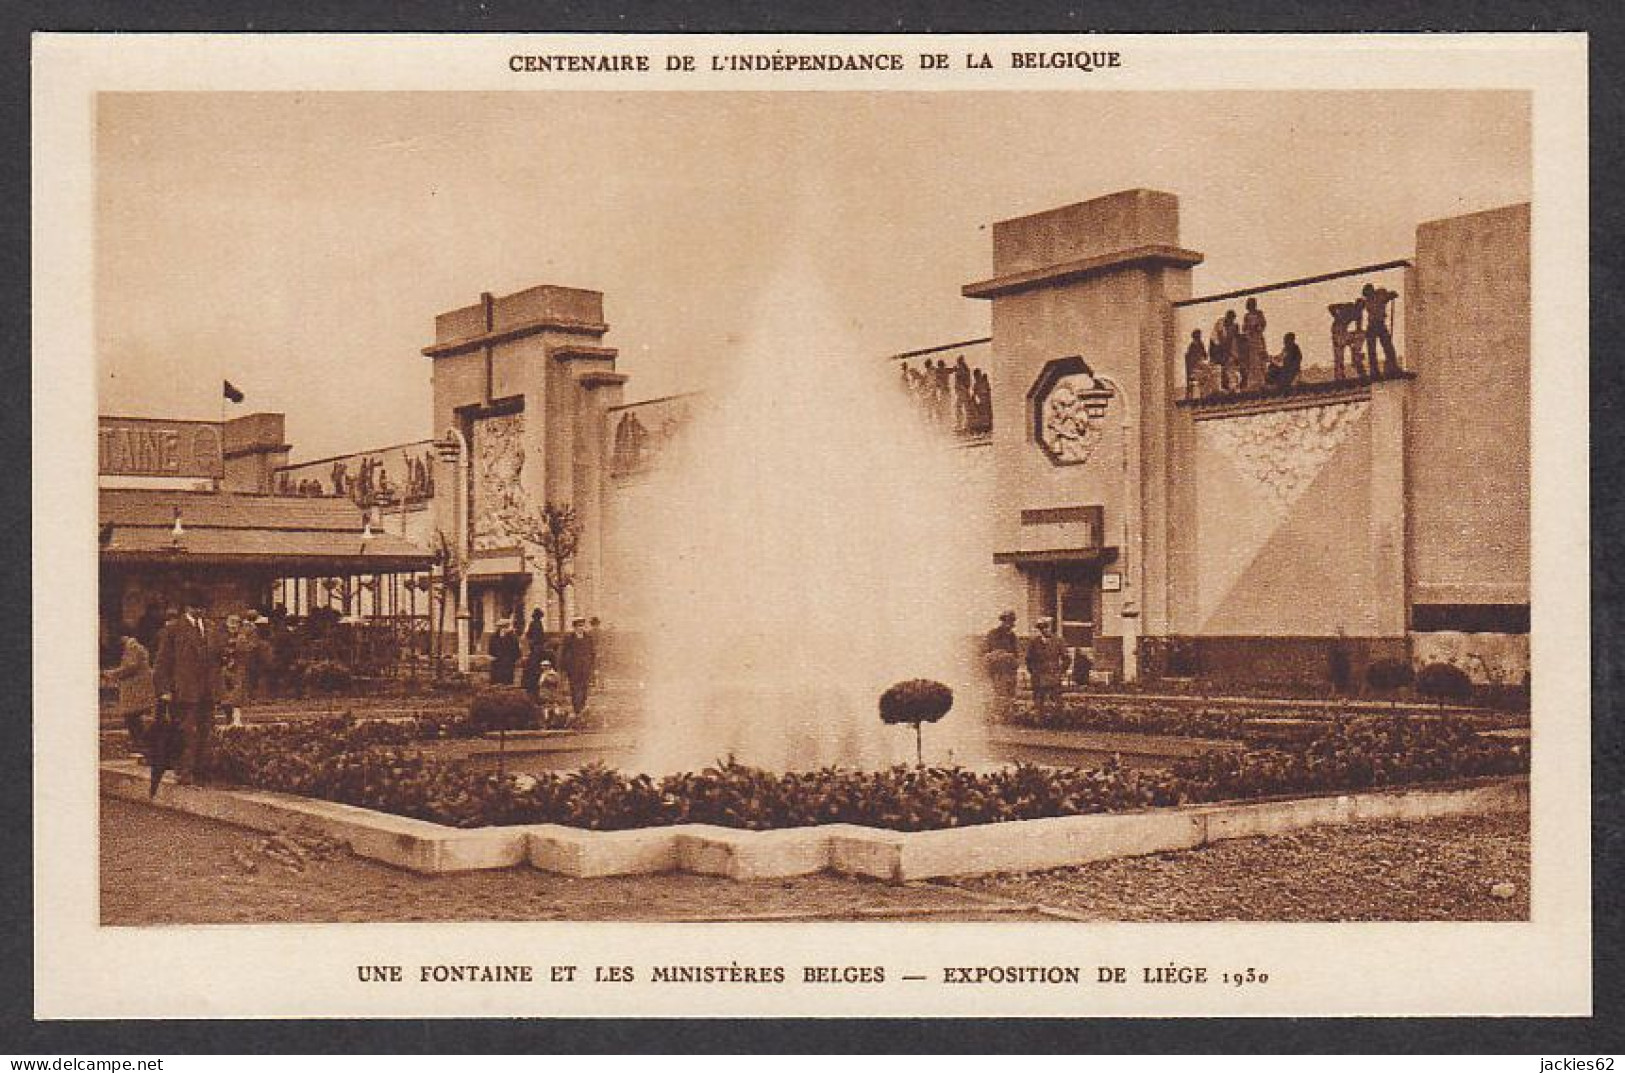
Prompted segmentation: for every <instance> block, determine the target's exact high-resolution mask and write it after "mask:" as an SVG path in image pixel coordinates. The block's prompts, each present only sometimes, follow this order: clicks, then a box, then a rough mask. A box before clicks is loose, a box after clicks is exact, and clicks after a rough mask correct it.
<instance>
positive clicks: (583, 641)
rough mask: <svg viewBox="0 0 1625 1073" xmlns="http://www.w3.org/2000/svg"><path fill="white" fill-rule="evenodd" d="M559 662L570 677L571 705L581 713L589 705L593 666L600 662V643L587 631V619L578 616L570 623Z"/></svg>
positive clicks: (577, 712)
mask: <svg viewBox="0 0 1625 1073" xmlns="http://www.w3.org/2000/svg"><path fill="white" fill-rule="evenodd" d="M559 662H560V663H562V664H563V665H564V674H565V677H567V678H569V679H570V707H571V708H572V709H573V710H574V711H575V713H576V714H577V715H580V714H581V710H582V709H583V708H585V707H586V706H587V687H588V686H589V685H590V684H591V683H592V672H593V666H594V665H595V664H596V663H597V662H598V643H597V641H596V640H595V639H594V638H593V635H592V634H590V633H588V632H587V620H586V619H584V618H578V619H576V620H575V621H573V622H571V623H570V632H569V633H568V634H567V635H565V638H564V645H563V649H562V651H561V652H560V654H559Z"/></svg>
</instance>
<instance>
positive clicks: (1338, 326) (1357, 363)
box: [1326, 301, 1365, 380]
mask: <svg viewBox="0 0 1625 1073" xmlns="http://www.w3.org/2000/svg"><path fill="white" fill-rule="evenodd" d="M1362 309H1363V306H1362V305H1361V303H1360V302H1358V301H1353V302H1333V303H1332V304H1331V305H1329V306H1327V307H1326V312H1328V313H1330V314H1331V315H1332V376H1333V377H1335V378H1336V379H1338V380H1342V379H1345V374H1346V369H1345V366H1344V364H1343V352H1344V351H1345V350H1346V351H1348V356H1349V357H1350V358H1351V359H1352V360H1353V362H1354V372H1355V375H1357V376H1358V377H1359V378H1360V379H1361V380H1364V379H1365V359H1364V358H1363V357H1361V356H1360V354H1361V348H1362V346H1363V344H1364V342H1365V339H1364V336H1363V334H1362V333H1361V331H1360V313H1361V311H1362Z"/></svg>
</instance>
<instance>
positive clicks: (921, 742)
mask: <svg viewBox="0 0 1625 1073" xmlns="http://www.w3.org/2000/svg"><path fill="white" fill-rule="evenodd" d="M953 706H954V691H953V690H951V689H949V688H948V687H947V686H945V685H943V684H942V683H941V682H934V681H932V680H931V679H929V678H911V679H909V680H908V681H906V682H898V683H897V684H896V685H894V686H892V687H891V688H890V689H888V690H886V692H884V693H882V694H881V695H880V721H881V722H882V723H885V724H886V725H888V726H896V725H897V724H899V723H912V724H914V759H915V761H916V763H918V764H919V765H920V766H921V767H924V766H925V739H924V736H923V732H922V729H921V728H922V727H923V726H924V725H925V724H926V723H935V722H936V721H937V720H939V719H941V718H942V717H943V716H945V715H947V714H948V709H950V708H952V707H953Z"/></svg>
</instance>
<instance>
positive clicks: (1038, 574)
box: [1029, 562, 1118, 684]
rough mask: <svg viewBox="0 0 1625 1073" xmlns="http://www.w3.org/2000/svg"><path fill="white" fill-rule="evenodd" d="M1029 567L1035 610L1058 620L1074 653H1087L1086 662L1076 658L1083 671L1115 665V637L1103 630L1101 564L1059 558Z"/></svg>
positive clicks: (1061, 635) (1108, 667) (1061, 636)
mask: <svg viewBox="0 0 1625 1073" xmlns="http://www.w3.org/2000/svg"><path fill="white" fill-rule="evenodd" d="M1030 569H1032V577H1033V584H1034V587H1033V595H1034V597H1035V604H1036V608H1035V613H1036V614H1037V615H1043V616H1046V617H1048V618H1052V619H1054V620H1055V625H1056V631H1057V633H1058V634H1059V636H1060V638H1061V642H1062V643H1063V644H1065V645H1066V647H1067V650H1068V651H1069V653H1071V655H1072V656H1073V657H1076V656H1077V654H1078V653H1080V652H1081V653H1083V654H1084V655H1086V656H1087V657H1088V662H1087V663H1086V664H1078V663H1077V661H1076V659H1075V658H1074V660H1073V663H1074V666H1075V667H1077V668H1078V670H1079V671H1080V672H1081V671H1083V670H1084V669H1085V668H1087V669H1093V670H1109V669H1112V668H1113V667H1114V666H1115V664H1116V659H1117V657H1118V651H1117V650H1116V648H1115V647H1114V644H1113V642H1115V640H1116V639H1115V638H1108V637H1103V636H1101V632H1100V630H1101V595H1100V593H1101V564H1100V563H1099V562H1059V563H1045V564H1043V565H1042V566H1039V567H1036V568H1030ZM1029 606H1032V605H1029ZM1080 684H1083V683H1081V682H1080Z"/></svg>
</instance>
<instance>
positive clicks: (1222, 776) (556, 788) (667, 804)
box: [217, 718, 1528, 831]
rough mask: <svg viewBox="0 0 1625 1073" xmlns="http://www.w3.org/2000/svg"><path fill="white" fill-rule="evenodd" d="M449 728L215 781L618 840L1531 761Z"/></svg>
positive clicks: (1449, 771) (1327, 783) (1401, 744)
mask: <svg viewBox="0 0 1625 1073" xmlns="http://www.w3.org/2000/svg"><path fill="white" fill-rule="evenodd" d="M455 729H456V728H455V727H450V728H448V727H446V726H442V725H440V724H436V723H430V722H425V721H411V722H403V723H389V724H383V723H356V722H354V721H353V720H348V719H334V720H324V721H322V722H320V723H307V724H301V725H296V726H283V727H243V728H234V729H232V730H228V731H226V732H223V733H222V734H221V736H220V737H221V740H220V745H219V749H218V753H217V756H218V762H219V773H220V775H221V776H222V777H223V778H225V779H226V780H228V781H230V782H234V783H238V784H241V785H244V786H248V787H252V788H256V789H264V790H275V791H280V792H283V793H293V794H300V795H303V796H307V797H314V798H320V799H323V800H328V801H337V802H342V803H345V804H350V805H358V806H361V807H364V808H370V809H376V810H380V811H384V812H390V813H394V814H397V815H401V816H410V817H414V818H417V819H424V820H430V821H432V822H435V823H441V824H447V825H450V826H456V827H481V826H491V825H505V824H531V823H558V824H564V825H567V826H572V827H582V828H587V829H591V830H620V829H626V828H634V827H654V826H665V825H670V824H682V823H709V824H716V825H719V826H724V827H735V828H743V829H747V830H767V829H775V828H783V827H801V826H809V825H813V824H822V823H852V824H861V825H864V826H871V827H884V828H890V829H893V830H899V831H920V830H934V829H939V828H945V827H961V826H969V825H973V824H984V823H998V822H1004V821H1008V820H1024V819H1039V818H1045V817H1052V816H1076V815H1083V814H1085V813H1094V812H1111V811H1122V810H1126V809H1138V808H1145V807H1150V806H1168V805H1179V804H1187V803H1196V802H1212V801H1222V800H1231V799H1236V798H1249V797H1261V796H1271V795H1278V794H1301V793H1322V792H1337V791H1347V790H1358V789H1366V788H1370V787H1379V786H1397V785H1408V784H1413V783H1419V782H1436V781H1443V780H1452V779H1461V778H1469V777H1475V776H1482V775H1500V774H1515V773H1521V772H1526V771H1527V770H1528V751H1527V747H1526V746H1524V745H1522V744H1519V743H1513V742H1506V741H1500V740H1495V739H1481V738H1479V737H1478V736H1477V735H1476V733H1475V732H1474V730H1473V728H1472V727H1471V726H1469V725H1468V724H1466V723H1463V722H1461V721H1459V720H1451V719H1444V718H1441V719H1430V720H1426V721H1416V722H1410V723H1406V722H1401V721H1396V720H1393V719H1356V720H1351V721H1349V722H1348V723H1345V724H1340V725H1331V726H1329V727H1328V728H1327V730H1326V732H1325V733H1324V734H1322V735H1321V736H1319V737H1317V738H1316V739H1315V740H1314V741H1313V742H1311V743H1309V745H1308V746H1307V747H1306V748H1304V749H1301V750H1297V751H1294V752H1285V751H1282V750H1276V749H1259V750H1252V751H1247V752H1243V753H1225V754H1217V753H1204V754H1202V755H1200V756H1198V757H1195V758H1192V759H1190V760H1184V761H1180V762H1178V763H1176V764H1175V765H1174V766H1173V767H1171V768H1168V769H1157V770H1140V771H1133V770H1128V769H1124V768H1122V767H1120V766H1118V765H1117V764H1115V763H1108V764H1106V765H1105V766H1103V767H1100V768H1094V769H1080V768H1070V769H1052V768H1041V767H1037V766H1034V765H1016V766H1013V767H1009V768H1005V769H1002V770H998V771H993V772H972V771H968V770H966V769H963V768H936V767H904V766H898V767H893V768H888V769H886V770H882V771H851V770H845V769H824V770H820V771H813V772H796V773H790V774H785V775H778V774H772V773H769V772H765V771H761V770H757V769H754V768H749V767H745V766H743V765H739V764H734V763H727V764H723V765H720V766H717V767H712V768H707V769H706V770H704V771H700V772H687V773H683V774H679V775H672V776H667V777H665V778H663V779H659V780H656V779H653V778H651V777H650V776H647V775H626V774H623V773H621V772H618V771H613V770H610V769H608V768H605V767H602V766H590V767H586V768H583V769H581V770H579V771H575V772H571V773H568V774H563V773H547V774H543V775H540V776H528V775H521V776H516V775H499V774H489V773H480V772H475V771H470V770H468V769H466V768H464V767H461V766H459V765H457V764H455V763H451V762H448V761H444V760H438V759H433V758H430V757H425V756H424V755H423V754H422V753H421V752H419V751H417V750H414V749H411V748H410V747H409V746H410V743H412V742H414V741H419V740H423V739H424V738H426V737H440V736H443V735H444V734H445V733H447V732H448V731H454V730H455Z"/></svg>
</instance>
